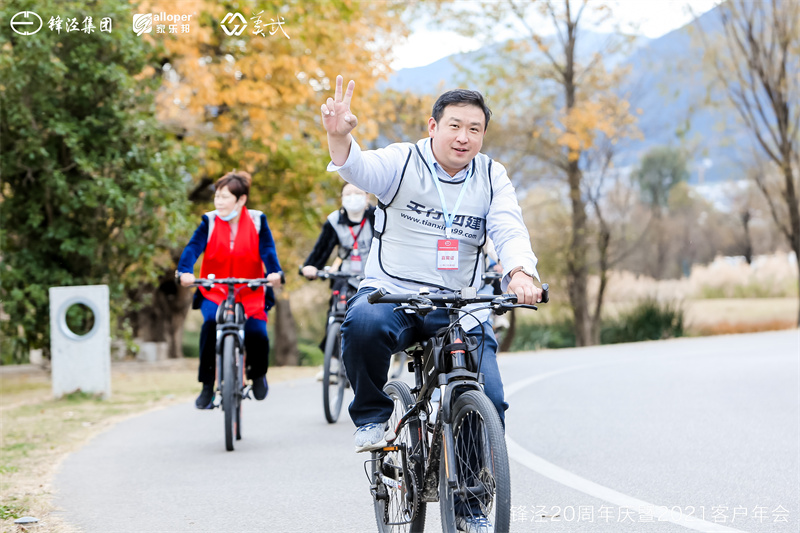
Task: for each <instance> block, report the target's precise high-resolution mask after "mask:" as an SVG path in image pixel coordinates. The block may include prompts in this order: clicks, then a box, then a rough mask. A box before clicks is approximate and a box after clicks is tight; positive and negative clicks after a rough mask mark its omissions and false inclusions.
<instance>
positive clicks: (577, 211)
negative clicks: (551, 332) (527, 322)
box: [567, 161, 592, 346]
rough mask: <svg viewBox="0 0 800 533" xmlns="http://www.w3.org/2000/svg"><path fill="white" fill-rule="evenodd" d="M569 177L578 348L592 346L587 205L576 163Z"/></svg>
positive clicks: (570, 259) (571, 288) (569, 260)
mask: <svg viewBox="0 0 800 533" xmlns="http://www.w3.org/2000/svg"><path fill="white" fill-rule="evenodd" d="M567 178H568V179H569V188H570V199H571V200H572V242H571V243H570V249H569V252H568V253H567V278H568V284H569V301H570V304H571V305H572V312H573V317H574V319H575V345H576V346H589V345H591V343H592V332H591V320H590V319H589V298H588V291H587V284H588V268H587V265H586V206H585V204H584V201H583V198H582V197H581V187H580V185H581V171H580V169H579V168H578V163H577V161H574V162H571V163H570V164H569V169H568V172H567Z"/></svg>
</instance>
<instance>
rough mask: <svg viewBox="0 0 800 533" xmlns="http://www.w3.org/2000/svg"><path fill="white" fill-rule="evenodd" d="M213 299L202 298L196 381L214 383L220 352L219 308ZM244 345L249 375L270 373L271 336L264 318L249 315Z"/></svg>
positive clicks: (249, 376) (254, 376)
mask: <svg viewBox="0 0 800 533" xmlns="http://www.w3.org/2000/svg"><path fill="white" fill-rule="evenodd" d="M218 307H219V305H218V304H215V303H214V302H212V301H211V300H207V299H206V300H203V303H202V305H201V306H200V312H201V313H203V328H202V329H201V330H200V368H199V370H198V376H197V381H199V382H201V383H207V384H212V385H213V383H214V381H215V380H216V368H217V354H216V338H217V308H218ZM244 346H245V351H246V352H247V360H246V362H245V366H246V371H247V377H248V378H249V379H255V378H259V377H261V376H263V375H264V374H266V373H267V367H268V366H269V337H268V336H267V323H266V321H264V320H258V319H255V318H248V319H247V321H246V322H245V323H244Z"/></svg>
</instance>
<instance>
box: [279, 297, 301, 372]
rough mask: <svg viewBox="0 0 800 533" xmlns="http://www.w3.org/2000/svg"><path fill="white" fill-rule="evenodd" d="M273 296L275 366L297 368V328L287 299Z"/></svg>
mask: <svg viewBox="0 0 800 533" xmlns="http://www.w3.org/2000/svg"><path fill="white" fill-rule="evenodd" d="M283 294H285V293H283ZM283 294H281V295H278V294H276V295H275V359H274V361H275V364H276V365H277V366H297V365H298V364H300V352H299V351H298V350H297V326H296V324H295V322H294V315H292V306H291V303H290V300H289V298H288V297H286V296H284V295H283Z"/></svg>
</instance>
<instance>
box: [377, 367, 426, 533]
mask: <svg viewBox="0 0 800 533" xmlns="http://www.w3.org/2000/svg"><path fill="white" fill-rule="evenodd" d="M383 390H384V392H386V394H388V395H389V396H390V397H391V398H392V400H394V411H392V416H391V418H390V419H389V426H390V427H392V428H395V427H396V426H397V422H398V421H399V420H400V418H401V417H402V416H403V415H404V414H405V412H406V411H407V410H408V408H409V407H411V406H412V405H414V397H413V396H412V395H411V389H410V388H409V386H408V385H407V384H406V383H403V382H402V381H390V382H389V383H387V384H386V386H384V387H383ZM421 428H422V425H421V423H420V421H419V420H409V421H408V422H407V423H406V424H405V425H404V426H403V428H402V429H401V430H400V434H399V435H397V437H396V438H395V440H394V441H393V442H392V444H400V443H402V444H406V445H407V446H409V447H410V448H411V449H412V450H414V449H417V448H418V447H419V446H420V436H421V435H422V429H421ZM381 453H383V452H372V461H371V463H372V479H373V480H375V476H376V474H379V473H381V470H382V473H384V474H391V473H394V476H393V478H394V479H395V480H397V481H399V488H398V487H390V486H388V485H385V484H384V485H383V486H384V487H386V488H387V496H388V498H387V500H385V501H384V500H379V499H377V498H374V499H373V503H374V506H375V520H376V522H377V523H378V531H379V533H422V531H423V530H424V528H425V510H426V504H425V502H423V501H422V479H423V474H424V472H423V465H422V464H419V465H416V466H414V465H412V464H409V467H410V471H411V473H412V476H413V479H411V480H403V479H402V471H401V470H398V469H397V468H393V467H397V466H400V465H402V458H401V454H400V452H386V454H385V456H384V457H383V460H380V454H381ZM420 456H421V454H420ZM387 467H388V468H387ZM379 469H381V470H379ZM409 485H410V486H411V487H412V492H411V493H409V491H408V490H407V488H408V486H409ZM410 494H413V495H414V496H413V497H412V503H411V505H410V507H411V512H412V514H413V515H414V518H413V520H411V521H410V522H409V523H407V524H402V525H390V524H387V520H386V516H387V515H389V520H388V522H390V523H392V522H395V523H396V522H401V521H403V520H406V519H407V518H408V517H407V515H406V514H405V513H404V509H405V508H407V507H406V506H404V505H402V503H403V502H404V501H406V500H407V498H408V497H409V496H410ZM385 502H389V504H390V505H389V508H388V510H387V505H386V503H385Z"/></svg>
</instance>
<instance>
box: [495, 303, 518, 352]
mask: <svg viewBox="0 0 800 533" xmlns="http://www.w3.org/2000/svg"><path fill="white" fill-rule="evenodd" d="M507 315H508V330H507V331H506V334H505V336H503V342H501V343H500V346H499V347H498V348H497V351H498V352H507V351H509V350H510V349H511V343H513V342H514V335H516V334H517V314H516V313H515V312H514V310H513V309H512V310H511V311H509V312H508V313H507Z"/></svg>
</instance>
